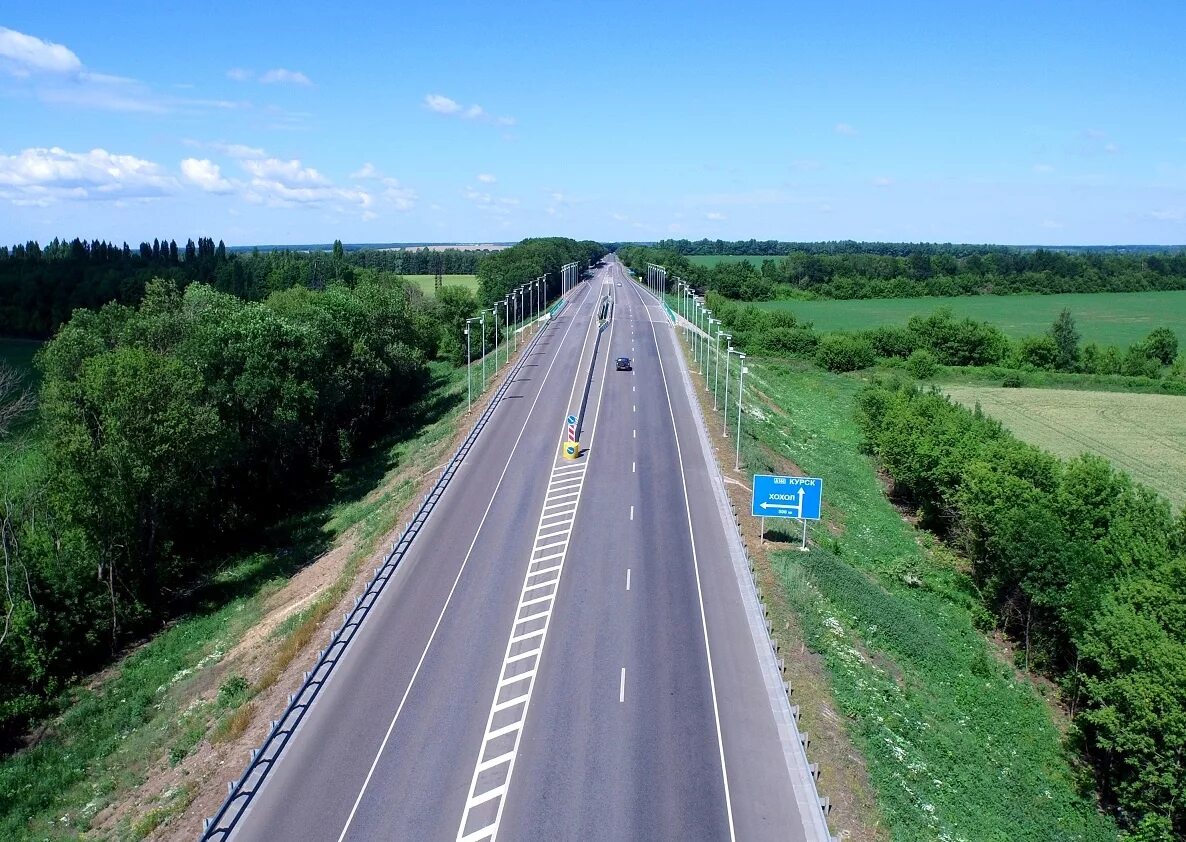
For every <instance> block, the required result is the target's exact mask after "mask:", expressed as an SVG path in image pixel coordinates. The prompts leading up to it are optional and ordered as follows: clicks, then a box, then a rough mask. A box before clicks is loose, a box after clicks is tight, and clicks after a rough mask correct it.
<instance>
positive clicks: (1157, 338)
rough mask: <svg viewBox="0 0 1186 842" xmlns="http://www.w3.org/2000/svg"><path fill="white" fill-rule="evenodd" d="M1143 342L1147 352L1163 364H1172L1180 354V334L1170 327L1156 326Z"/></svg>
mask: <svg viewBox="0 0 1186 842" xmlns="http://www.w3.org/2000/svg"><path fill="white" fill-rule="evenodd" d="M1141 344H1142V345H1144V346H1145V353H1146V354H1147V355H1148V356H1150V357H1152V358H1153V359H1155V360H1157V361H1158V362H1160V363H1161V364H1162V365H1170V364H1171V363H1173V361H1174V358H1175V357H1177V356H1178V335H1177V334H1176V333H1174V332H1173V331H1172V330H1170V329H1169V328H1168V327H1159V328H1155V329H1154V330H1153V331H1151V332H1150V333H1149V335H1148V336H1146V337H1145V339H1144V341H1143V342H1142V343H1141Z"/></svg>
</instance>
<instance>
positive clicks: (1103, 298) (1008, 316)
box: [758, 290, 1186, 347]
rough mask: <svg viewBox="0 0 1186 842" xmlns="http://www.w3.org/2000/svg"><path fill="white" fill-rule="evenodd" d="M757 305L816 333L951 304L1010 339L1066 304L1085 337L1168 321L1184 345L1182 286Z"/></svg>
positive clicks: (1034, 331) (1130, 333)
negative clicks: (783, 313) (802, 323)
mask: <svg viewBox="0 0 1186 842" xmlns="http://www.w3.org/2000/svg"><path fill="white" fill-rule="evenodd" d="M758 306H759V307H761V308H762V309H764V310H790V311H791V312H792V313H794V314H795V317H796V318H797V319H799V320H800V321H809V322H812V323H813V324H814V325H815V328H816V330H818V331H820V332H827V331H832V330H865V329H868V328H874V327H880V326H882V325H904V324H906V322H907V321H908V320H909V319H910V317H911V316H927V315H930V314H931V313H933V312H934V311H935V310H936V309H937V308H939V307H950V308H951V310H952V312H953V313H954V314H955V315H956V316H958V317H960V318H963V317H965V316H968V317H971V318H973V319H976V320H977V321H987V322H991V323H992V324H994V325H996V326H997V327H999V328H1000V329H1001V330H1003V331H1004V332H1005V333H1006V334H1008V335H1009V336H1010V337H1011V338H1013V339H1019V338H1021V337H1023V336H1037V335H1039V334H1044V333H1046V332H1047V331H1048V330H1049V329H1050V325H1051V323H1052V322H1053V321H1054V320H1055V319H1056V318H1057V317H1058V314H1059V313H1061V312H1062V311H1063V310H1064V309H1066V310H1070V311H1071V314H1072V315H1073V316H1074V317H1075V324H1076V326H1077V327H1078V328H1079V332H1080V333H1081V334H1082V339H1083V341H1084V342H1096V343H1098V344H1101V345H1119V346H1122V347H1123V346H1127V345H1131V344H1132V343H1134V342H1138V341H1140V340H1141V339H1144V338H1145V337H1146V336H1147V335H1148V334H1149V331H1151V330H1153V328H1155V327H1163V326H1167V327H1171V328H1173V329H1174V330H1175V331H1176V332H1177V334H1178V341H1179V342H1180V343H1182V344H1183V345H1186V328H1183V327H1182V326H1183V325H1186V290H1174V291H1168V292H1097V293H1075V294H1066V295H961V296H951V297H932V298H872V299H858V300H844V301H839V300H824V299H820V300H815V301H800V300H779V301H764V302H762V303H761V304H759V305H758Z"/></svg>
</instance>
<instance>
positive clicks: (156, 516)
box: [0, 280, 440, 738]
mask: <svg viewBox="0 0 1186 842" xmlns="http://www.w3.org/2000/svg"><path fill="white" fill-rule="evenodd" d="M439 342H440V329H439V326H438V319H437V317H436V314H435V313H434V312H433V309H432V305H431V302H429V301H426V300H425V299H424V298H423V297H422V296H421V295H420V293H419V291H418V290H415V289H410V288H408V287H405V286H404V285H403V284H401V283H398V282H380V283H370V282H364V283H360V284H357V285H355V286H353V287H351V286H347V285H345V284H331V285H329V286H328V287H327V288H326V289H324V290H321V291H315V290H310V289H307V288H301V287H294V288H292V289H289V290H284V291H281V292H276V293H273V294H272V295H270V296H268V297H267V299H265V300H264V301H262V302H251V301H244V300H243V299H240V298H237V297H235V296H232V295H229V294H227V293H224V292H219V291H218V290H216V289H214V288H213V287H211V286H209V285H207V284H204V283H192V284H190V285H189V286H188V287H187V288H186V289H185V290H184V291H182V290H180V289H179V288H178V287H177V285H176V284H175V283H174V282H172V281H170V280H154V281H151V282H150V283H149V284H148V286H147V289H146V291H145V295H144V297H143V300H142V301H141V302H140V303H139V305H137V306H135V307H131V306H127V305H123V304H118V303H111V304H107V305H106V306H104V307H102V308H101V309H99V310H97V311H88V310H79V311H77V312H75V314H74V316H73V318H72V319H71V320H70V321H69V322H68V323H66V324H65V325H64V326H63V327H62V328H61V330H60V331H59V332H58V334H57V336H56V337H55V338H54V339H53V340H52V341H50V342H49V343H47V344H46V346H45V348H44V350H43V351H42V352H41V354H40V356H39V360H38V365H39V367H40V369H41V373H42V385H41V389H40V396H39V412H40V424H39V425H38V426H37V428H36V432H35V433H34V434H33V440H32V442H30V443H27V448H28V449H27V450H26V451H25V452H24V453H22V452H21V451H20V448H21V446H22V443H21V442H20V441H19V440H11V439H10V440H8V441H3V442H0V449H3V451H4V455H5V459H6V461H7V460H8V459H10V458H11V459H13V460H14V463H15V462H16V461H17V460H20V461H22V462H23V466H24V467H23V469H22V470H21V471H11V470H4V471H0V549H2V551H3V563H4V573H5V577H4V586H5V590H4V592H3V594H0V604H2V606H3V609H4V615H5V616H4V625H3V629H2V632H0V736H4V737H9V738H11V737H12V736H13V734H14V733H15V732H16V730H18V729H19V728H20V727H21V726H22V725H23V724H24V723H25V722H27V721H28V719H29V718H30V717H32V716H35V715H36V714H38V713H39V712H41V711H42V710H43V709H44V705H45V703H46V700H47V699H48V698H49V697H51V696H52V695H53V694H55V693H56V692H57V691H58V690H60V689H61V688H62V687H63V686H64V685H65V684H66V683H68V682H69V681H70V680H72V679H73V678H74V677H76V676H78V675H81V674H84V673H85V672H87V671H89V670H91V669H93V668H94V667H95V666H97V665H99V664H101V663H103V662H104V661H105V660H106V659H108V658H110V656H111V654H112V653H113V652H114V651H115V650H116V649H118V647H119V646H120V645H122V644H123V643H124V642H125V641H127V640H128V639H130V638H131V637H133V636H135V635H138V634H142V633H144V632H146V631H151V630H153V629H155V628H156V627H157V626H159V624H160V623H161V622H162V621H163V620H165V619H166V618H167V617H168V616H169V615H170V613H171V611H173V610H175V603H176V601H177V600H178V599H179V597H180V596H182V595H183V594H184V593H185V592H186V590H187V589H189V588H191V587H192V586H193V585H194V584H195V583H197V582H200V581H202V580H203V579H204V578H205V577H207V576H209V575H210V574H211V573H212V572H213V571H214V570H215V569H216V567H217V565H218V564H219V560H220V559H221V558H222V557H223V556H224V555H225V553H227V552H229V551H230V550H231V549H233V548H234V547H235V546H236V544H237V543H241V542H242V541H243V539H244V538H245V537H249V536H251V535H252V534H255V532H254V531H255V530H258V528H259V527H260V526H261V525H264V524H267V523H270V522H272V521H274V520H275V519H276V518H277V517H278V516H280V515H282V514H284V513H285V512H287V511H289V510H291V509H292V507H293V506H294V504H296V503H298V502H300V501H301V500H303V499H305V498H307V497H308V495H309V494H310V493H312V492H313V491H314V490H315V489H317V488H319V487H321V486H322V485H323V484H324V483H325V481H326V480H327V479H328V478H329V477H330V476H331V475H332V474H333V472H334V471H335V470H336V469H337V467H338V466H340V465H341V464H342V463H343V462H344V461H345V460H347V459H348V458H349V457H350V456H351V454H352V453H353V452H354V451H355V450H356V449H357V448H358V447H360V446H362V445H364V444H366V443H367V442H369V441H370V440H371V439H373V438H374V436H375V435H376V433H377V432H378V431H379V430H381V429H383V427H384V425H385V424H387V423H388V422H389V421H390V420H391V419H392V418H393V417H395V416H397V415H398V414H400V413H401V412H404V411H406V410H407V408H408V407H409V405H411V404H412V403H413V402H415V401H416V400H417V399H418V398H419V397H421V395H422V394H423V390H424V384H425V382H426V375H427V367H426V363H427V360H428V359H430V358H431V357H432V356H434V355H435V354H436V351H437V346H438V344H439Z"/></svg>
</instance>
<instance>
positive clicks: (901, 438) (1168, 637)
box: [859, 382, 1186, 842]
mask: <svg viewBox="0 0 1186 842" xmlns="http://www.w3.org/2000/svg"><path fill="white" fill-rule="evenodd" d="M859 420H860V424H861V427H862V429H863V430H864V434H865V437H866V445H867V447H868V449H869V451H870V452H871V453H872V454H873V455H874V457H875V458H876V459H877V461H878V462H879V463H880V464H881V465H882V467H884V468H885V470H886V471H887V472H888V473H889V475H890V476H891V477H892V479H893V483H894V493H895V494H897V495H899V496H901V497H903V498H905V499H908V500H910V501H912V502H913V503H914V504H915V505H917V506H918V508H919V511H920V514H921V515H922V519H923V520H922V522H923V524H924V525H925V526H926V527H928V528H930V529H932V530H934V531H935V532H937V533H939V534H940V535H942V536H943V537H944V538H946V539H947V540H948V541H950V542H951V543H953V544H954V545H955V546H957V547H958V548H959V549H960V550H961V552H962V553H963V554H964V556H965V558H967V560H968V561H969V563H970V565H971V575H972V579H973V582H974V585H975V588H976V593H977V595H978V597H979V598H980V600H982V602H983V604H984V605H985V606H986V607H987V608H988V609H989V610H990V611H991V617H992V624H993V625H994V626H995V627H996V628H998V629H1000V630H1001V631H1002V632H1004V633H1006V634H1007V635H1009V637H1010V638H1011V639H1012V640H1014V641H1015V642H1016V644H1017V647H1018V661H1019V666H1022V667H1023V668H1024V669H1025V670H1027V671H1036V672H1041V673H1043V674H1045V675H1048V676H1049V677H1051V678H1052V679H1053V680H1055V681H1056V682H1057V683H1058V685H1059V687H1060V690H1061V696H1062V700H1063V702H1064V704H1065V705H1066V707H1067V708H1068V709H1069V711H1070V714H1071V716H1072V718H1073V723H1074V730H1073V732H1072V741H1073V742H1077V743H1078V744H1080V745H1081V747H1082V749H1083V751H1084V753H1085V755H1086V756H1087V757H1088V758H1089V759H1090V761H1091V763H1092V764H1093V766H1094V768H1095V770H1096V773H1097V774H1096V777H1097V782H1098V786H1099V790H1100V792H1101V795H1102V796H1103V799H1104V801H1105V803H1106V804H1107V805H1108V806H1109V807H1111V808H1112V809H1113V810H1114V811H1115V812H1116V813H1117V815H1118V817H1119V819H1120V821H1121V823H1122V824H1123V825H1124V826H1125V827H1127V828H1128V829H1129V830H1130V831H1132V832H1133V838H1136V839H1142V840H1150V842H1151V841H1152V840H1163V839H1170V838H1182V835H1183V834H1186V764H1184V763H1183V758H1186V513H1184V514H1182V515H1179V516H1178V517H1177V518H1176V519H1175V518H1174V517H1173V515H1172V513H1171V510H1170V507H1169V505H1168V503H1167V502H1166V501H1165V500H1164V499H1162V498H1160V497H1159V496H1158V495H1156V494H1155V493H1153V492H1152V491H1150V490H1148V489H1146V488H1144V487H1142V486H1140V485H1138V484H1135V483H1133V482H1132V481H1131V480H1130V479H1129V477H1128V476H1127V475H1126V474H1124V473H1122V472H1119V471H1117V470H1115V469H1113V468H1112V467H1111V466H1110V465H1109V464H1108V463H1107V462H1106V461H1104V460H1103V459H1100V458H1098V457H1096V456H1091V455H1085V456H1080V457H1077V458H1075V459H1070V460H1066V461H1063V460H1060V459H1058V458H1056V457H1054V456H1051V455H1050V454H1048V453H1046V452H1044V451H1042V450H1040V449H1039V448H1036V447H1033V446H1031V445H1028V444H1025V443H1023V442H1021V441H1019V440H1017V439H1016V438H1014V437H1013V436H1012V435H1011V434H1010V433H1008V432H1007V431H1006V430H1005V429H1004V428H1003V427H1002V426H1001V425H1000V424H999V423H997V422H995V421H992V420H990V419H988V418H985V417H984V416H982V415H981V414H980V413H979V412H972V411H969V410H967V409H965V408H963V407H960V406H958V405H956V404H953V403H952V402H951V401H949V400H948V399H947V398H945V397H944V396H943V395H941V394H939V393H937V392H924V391H921V390H918V389H915V388H913V387H911V386H909V385H906V384H903V383H900V382H876V383H874V384H873V385H871V386H869V387H868V388H867V389H866V390H865V391H864V392H863V394H862V396H861V399H860V411H859ZM969 669H973V670H974V669H976V665H975V664H972V665H970V666H969Z"/></svg>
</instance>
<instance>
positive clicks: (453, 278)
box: [403, 275, 478, 295]
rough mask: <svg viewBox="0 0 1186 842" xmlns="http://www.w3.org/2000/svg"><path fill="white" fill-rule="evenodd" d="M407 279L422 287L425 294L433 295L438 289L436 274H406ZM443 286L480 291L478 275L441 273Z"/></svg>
mask: <svg viewBox="0 0 1186 842" xmlns="http://www.w3.org/2000/svg"><path fill="white" fill-rule="evenodd" d="M403 277H404V279H405V280H407V281H409V282H410V283H413V284H415V285H416V286H418V287H420V290H421V292H423V293H424V294H425V295H432V294H433V293H434V292H435V291H436V280H437V276H436V275H404V276H403ZM441 286H446V287H450V286H452V287H465V288H466V289H468V290H470V291H471V292H477V291H478V276H477V275H441Z"/></svg>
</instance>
